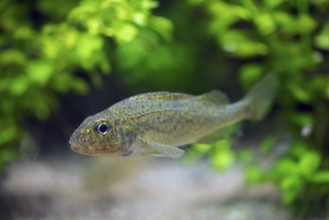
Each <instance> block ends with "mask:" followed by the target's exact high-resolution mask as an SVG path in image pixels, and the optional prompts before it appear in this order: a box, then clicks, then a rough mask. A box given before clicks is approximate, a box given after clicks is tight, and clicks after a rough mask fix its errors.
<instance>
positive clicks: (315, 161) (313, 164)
mask: <svg viewBox="0 0 329 220" xmlns="http://www.w3.org/2000/svg"><path fill="white" fill-rule="evenodd" d="M320 161H321V157H320V155H319V154H318V153H317V152H315V151H310V150H309V151H306V152H305V153H304V154H303V155H302V156H301V158H300V160H299V169H300V173H301V174H302V175H303V176H304V177H305V178H309V177H311V176H312V175H313V174H314V173H315V172H316V170H317V169H318V167H319V165H320Z"/></svg>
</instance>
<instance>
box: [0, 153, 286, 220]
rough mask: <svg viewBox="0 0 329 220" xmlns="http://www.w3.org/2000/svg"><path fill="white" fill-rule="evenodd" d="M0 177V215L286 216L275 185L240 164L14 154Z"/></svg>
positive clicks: (142, 219)
mask: <svg viewBox="0 0 329 220" xmlns="http://www.w3.org/2000/svg"><path fill="white" fill-rule="evenodd" d="M0 184H1V185H0V190H1V191H0V193H1V194H0V207H1V209H0V215H1V216H2V218H1V219H13V220H20V219H49V220H52V219H54V220H55V219H56V220H61V219H63V220H64V219H65V220H66V219H88V220H89V219H94V220H97V219H114V220H130V219H131V220H162V219H163V220H167V219H170V220H171V219H175V220H185V219H186V220H194V219H195V220H213V219H214V220H218V219H220V220H258V219H259V220H264V219H266V220H272V219H273V220H288V219H290V216H289V212H288V211H287V210H286V208H284V207H282V206H280V205H279V204H280V203H279V201H280V200H279V198H278V194H277V193H276V191H275V189H274V187H273V186H272V185H261V186H257V187H247V185H246V183H245V181H244V177H243V172H242V167H240V166H234V167H232V168H231V169H229V170H228V171H225V172H216V171H214V170H212V169H211V168H210V167H209V165H208V164H207V163H206V162H199V163H196V164H194V165H184V164H183V163H182V162H181V161H179V160H171V159H163V158H155V159H148V158H147V159H146V158H97V157H86V156H75V157H72V158H59V157H58V158H51V159H47V160H45V159H43V160H33V161H32V160H27V161H18V162H15V163H13V164H11V165H9V166H8V167H7V168H6V170H5V174H4V175H3V176H2V178H1V182H0Z"/></svg>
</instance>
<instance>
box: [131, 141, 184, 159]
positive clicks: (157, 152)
mask: <svg viewBox="0 0 329 220" xmlns="http://www.w3.org/2000/svg"><path fill="white" fill-rule="evenodd" d="M136 148H138V149H135V152H134V154H135V155H138V154H139V155H143V156H153V157H170V158H179V157H181V156H183V155H184V153H185V151H184V150H182V149H179V148H177V147H173V146H167V145H163V144H159V143H153V142H149V141H146V140H144V139H141V138H139V143H138V146H137V147H136Z"/></svg>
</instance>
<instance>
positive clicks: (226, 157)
mask: <svg viewBox="0 0 329 220" xmlns="http://www.w3.org/2000/svg"><path fill="white" fill-rule="evenodd" d="M234 161H235V155H234V153H233V152H232V151H231V150H230V142H229V141H228V140H222V141H219V142H217V143H216V144H215V146H214V151H213V152H212V155H211V158H210V162H211V164H212V166H213V168H215V169H216V170H225V169H228V168H229V167H231V166H232V165H233V163H234Z"/></svg>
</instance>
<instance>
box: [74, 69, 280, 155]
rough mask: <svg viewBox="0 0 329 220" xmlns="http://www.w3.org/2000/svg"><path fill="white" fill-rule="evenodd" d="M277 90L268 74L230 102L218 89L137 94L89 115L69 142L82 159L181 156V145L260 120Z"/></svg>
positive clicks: (182, 153)
mask: <svg viewBox="0 0 329 220" xmlns="http://www.w3.org/2000/svg"><path fill="white" fill-rule="evenodd" d="M278 86H279V80H278V76H277V74H275V73H270V74H267V75H266V76H265V77H264V78H263V79H261V80H260V82H258V83H256V84H255V85H254V86H253V87H252V88H251V90H250V91H249V92H248V93H247V95H245V96H244V97H243V98H242V99H241V100H239V101H236V102H233V103H230V101H229V98H228V97H227V96H226V95H225V94H224V93H222V92H221V91H219V90H212V91H210V92H207V93H204V94H201V95H195V96H194V95H190V94H185V93H172V92H150V93H144V94H140V95H135V96H132V97H129V98H126V99H124V100H122V101H119V102H117V103H116V104H114V105H112V106H111V107H109V108H107V109H105V110H104V111H101V112H99V113H97V114H95V115H92V116H89V117H87V118H86V119H85V120H84V121H83V122H82V123H81V125H80V126H79V127H78V128H77V129H76V130H75V131H74V132H73V134H72V136H71V138H70V140H69V144H70V145H71V149H72V150H73V151H75V152H77V153H80V154H86V155H95V156H122V157H125V156H158V157H169V158H179V157H181V156H182V155H184V153H185V151H184V150H183V149H181V148H180V147H181V146H185V145H189V144H193V143H197V142H198V141H201V140H204V139H207V137H214V136H216V134H218V133H219V134H220V133H221V131H225V128H227V127H229V126H231V125H233V124H236V123H238V122H240V121H242V120H261V119H262V118H263V117H264V116H265V115H266V113H267V112H268V110H269V108H270V106H271V105H272V102H273V99H274V97H275V94H276V92H277V89H278ZM224 133H225V132H224Z"/></svg>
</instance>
